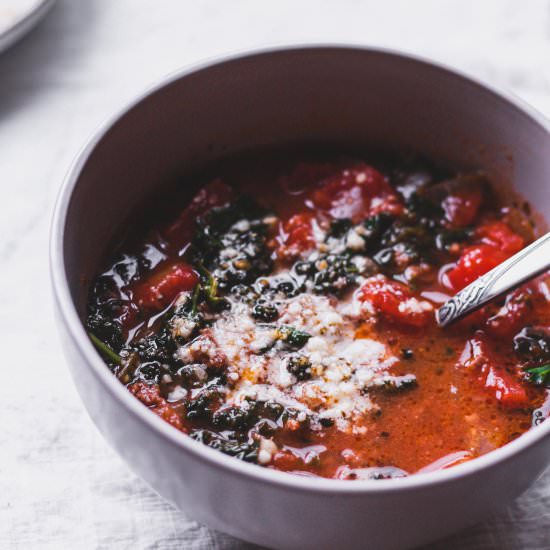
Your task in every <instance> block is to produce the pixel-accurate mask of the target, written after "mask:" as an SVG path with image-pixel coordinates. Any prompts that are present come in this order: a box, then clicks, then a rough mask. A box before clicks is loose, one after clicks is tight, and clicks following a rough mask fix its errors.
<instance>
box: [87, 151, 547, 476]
mask: <svg viewBox="0 0 550 550" xmlns="http://www.w3.org/2000/svg"><path fill="white" fill-rule="evenodd" d="M258 173H261V177H262V179H261V182H262V185H261V187H258V184H257V182H258V181H259V180H258ZM219 174H221V176H222V177H221V179H215V180H214V184H209V185H207V186H206V187H205V188H204V189H203V190H202V191H200V192H199V195H197V197H199V198H196V199H194V200H193V201H191V203H189V206H186V207H184V208H183V209H182V211H181V212H182V213H181V215H180V216H179V217H177V218H176V219H175V220H174V221H172V222H167V223H166V224H163V227H160V230H156V229H153V230H152V231H151V232H150V233H149V234H148V235H147V236H146V237H145V238H144V239H143V241H142V243H141V244H142V247H143V245H145V246H151V247H153V248H156V249H158V250H161V251H162V254H163V255H164V256H165V257H164V259H163V260H162V261H161V263H160V265H159V266H158V267H157V266H156V265H155V266H153V267H152V269H145V270H144V271H143V272H142V273H140V274H139V277H137V278H136V279H134V280H132V281H131V282H130V283H129V284H118V291H117V290H116V289H114V288H112V285H111V289H110V292H111V293H112V299H113V300H115V301H116V300H118V301H119V302H120V301H121V300H120V299H121V295H122V297H123V299H122V302H124V303H123V305H122V308H123V309H124V308H127V309H128V310H129V311H132V314H131V315H130V314H127V313H123V314H121V315H120V316H119V317H118V318H119V319H120V320H121V321H122V327H123V335H124V337H123V338H124V340H125V341H126V342H127V343H132V342H134V341H136V340H138V339H139V338H143V337H145V336H147V335H150V334H154V333H155V332H156V331H157V330H158V327H159V323H160V320H161V319H162V317H163V316H164V315H165V314H166V312H167V311H169V310H170V308H173V307H174V303H176V301H177V297H178V294H179V293H180V292H182V291H190V290H192V289H193V287H195V285H196V284H197V281H198V280H199V275H200V268H198V267H197V266H194V265H192V263H191V262H189V260H188V258H187V257H186V250H187V247H188V243H189V241H190V239H191V238H192V233H193V231H192V229H191V228H192V227H193V226H194V223H195V220H196V219H197V218H200V217H201V216H202V215H204V214H206V213H207V212H208V211H209V210H210V209H211V208H212V207H215V206H222V205H224V204H226V203H228V202H229V201H231V200H232V199H233V198H234V197H235V196H236V195H238V194H239V192H250V193H252V194H253V195H255V196H256V197H257V199H258V201H259V202H261V203H262V204H264V205H267V206H269V208H270V209H271V210H272V211H273V212H274V213H275V214H276V215H278V221H277V224H276V225H275V226H274V227H273V228H272V229H271V230H270V234H269V239H268V246H269V248H270V250H271V255H272V257H273V259H274V262H275V263H274V267H273V272H275V273H277V272H278V271H280V270H285V269H288V266H289V265H291V264H292V263H293V262H294V261H296V260H297V259H298V258H299V257H300V254H305V253H306V252H307V251H308V250H309V249H310V248H311V247H312V246H313V244H314V238H313V233H314V228H313V227H312V224H316V223H319V224H321V225H322V224H326V223H328V221H329V220H330V219H334V218H348V217H349V218H352V222H354V223H358V222H361V221H362V220H364V219H366V218H367V217H369V216H372V215H376V214H379V213H380V212H389V213H391V214H392V215H394V216H397V217H398V216H401V215H402V214H403V212H404V211H405V208H406V206H405V201H404V199H403V197H401V196H400V195H399V193H398V192H397V191H396V190H395V189H394V187H393V185H392V184H393V182H392V180H391V177H390V176H389V175H388V172H384V171H379V170H377V169H375V168H372V167H371V166H370V165H367V164H365V163H363V162H357V161H353V162H352V163H350V162H349V161H342V160H339V159H338V160H336V161H332V160H330V161H329V162H321V163H319V162H299V163H295V162H292V161H289V160H287V159H284V160H283V161H281V160H277V161H275V162H271V163H269V162H267V163H262V162H258V163H257V164H256V163H254V162H251V163H247V161H245V160H243V161H238V162H236V163H229V164H228V165H227V166H225V167H223V166H222V167H221V168H220V169H219ZM361 174H365V177H363V176H362V175H361ZM383 174H384V175H383ZM358 176H359V177H358ZM358 180H359V181H358ZM228 183H229V184H230V187H227V184H228ZM363 184H366V185H365V188H363V187H361V185H363ZM231 188H232V189H231ZM209 189H210V190H211V191H210V192H209ZM463 199H464V200H463V203H464V204H463V205H464V208H465V209H464V211H463V212H461V210H460V206H461V202H460V201H461V198H460V193H457V194H455V195H453V196H452V198H451V199H447V204H446V205H444V206H443V210H444V217H445V219H446V222H443V223H444V224H445V223H446V224H447V225H448V226H451V227H453V228H456V227H459V228H460V227H462V226H464V225H468V226H474V227H475V229H474V230H473V231H472V232H471V233H472V234H471V236H470V237H469V238H468V239H467V240H466V242H464V243H453V244H452V246H451V247H449V250H448V251H447V252H441V251H439V252H436V253H435V254H434V257H435V258H436V260H435V264H433V265H431V266H428V267H423V268H420V267H418V265H417V264H415V263H414V262H413V264H412V265H406V266H405V268H404V269H402V267H403V266H402V265H401V264H400V263H399V262H396V264H395V265H394V266H393V267H392V268H390V269H389V271H386V272H385V273H384V278H385V281H384V282H383V283H380V281H378V282H377V283H376V284H375V283H373V282H372V281H370V282H369V278H367V281H366V282H365V283H364V285H365V286H364V287H359V288H355V290H353V288H352V289H351V290H349V291H347V293H346V295H345V296H346V297H345V299H346V300H348V299H350V293H351V292H352V291H354V292H356V295H357V296H360V297H364V298H365V299H366V300H367V301H369V303H371V302H372V303H371V306H370V307H373V308H374V310H375V317H376V320H375V322H373V321H372V319H370V320H367V321H366V322H364V323H361V322H358V324H357V332H356V338H357V339H365V338H368V339H372V340H375V341H379V342H382V343H383V344H384V345H385V346H386V348H387V349H388V350H390V351H391V354H392V355H393V356H395V357H398V358H399V361H398V362H397V363H396V364H395V365H393V366H392V367H391V374H392V375H395V376H406V375H409V374H411V373H412V374H414V376H415V377H416V385H415V386H414V388H411V389H408V390H406V391H402V392H401V391H398V392H385V391H382V390H378V389H371V390H370V391H369V395H371V396H372V400H373V401H374V402H375V404H376V405H377V409H376V410H375V411H372V412H369V413H368V414H366V415H364V416H363V417H362V418H361V419H359V420H357V419H356V420H354V425H355V426H357V427H359V428H360V429H361V430H362V432H361V433H348V432H345V431H342V430H340V429H338V428H337V427H336V426H334V425H330V426H329V425H327V426H324V427H323V428H322V429H315V430H312V429H309V428H308V427H307V426H304V425H298V426H297V425H296V424H297V422H293V421H292V419H290V420H287V421H285V422H284V423H283V425H281V426H279V427H278V429H276V430H275V432H274V433H272V434H271V435H270V439H271V440H272V441H274V442H275V443H276V446H277V451H276V452H274V453H273V455H272V457H271V460H270V461H269V462H268V463H267V464H265V465H267V467H270V468H276V469H280V470H284V471H291V472H307V473H309V474H312V475H318V476H323V477H339V478H342V479H354V478H357V477H361V471H362V470H364V469H366V468H384V467H394V468H398V469H400V470H403V471H404V472H406V473H414V472H418V471H420V470H423V469H430V468H440V467H447V465H453V464H456V463H460V462H462V461H464V460H469V459H471V458H475V457H476V456H480V455H482V454H485V453H487V452H489V451H491V450H494V449H496V448H498V447H500V446H502V445H504V444H506V443H507V442H509V441H511V440H513V439H515V438H516V437H518V436H519V435H521V434H522V433H523V432H525V431H526V430H528V429H529V428H530V427H531V422H532V413H533V411H534V410H535V409H539V408H540V407H541V406H542V405H543V402H544V400H545V395H546V392H545V390H544V389H543V388H542V387H539V386H534V385H531V384H528V383H526V382H525V375H524V374H523V372H522V370H521V368H520V361H519V360H518V358H517V357H516V356H515V355H514V353H513V352H512V351H511V344H510V339H511V338H512V337H513V336H514V334H515V333H516V332H517V331H519V330H520V329H521V328H522V327H523V326H526V325H528V324H537V325H543V326H550V307H549V306H548V303H547V301H546V299H545V298H544V296H543V294H542V293H541V292H539V291H538V290H537V288H538V287H537V284H539V283H537V284H535V283H531V284H529V285H526V286H525V287H524V288H522V289H520V290H518V291H516V293H515V294H514V296H510V297H509V298H508V301H507V302H506V304H505V303H504V301H501V303H499V304H496V305H492V306H488V307H487V308H485V309H484V310H483V311H481V312H478V313H476V314H473V315H472V316H471V317H470V318H467V319H466V320H464V321H462V322H461V323H459V324H457V325H456V326H455V327H452V328H450V329H445V330H442V329H439V328H438V327H436V325H435V322H434V320H433V309H432V310H427V311H422V312H420V311H414V312H412V314H411V315H409V316H407V315H406V314H404V313H403V312H402V311H400V310H399V304H400V303H402V302H403V301H406V300H408V299H410V298H414V299H415V300H416V299H421V295H422V293H426V291H427V292H428V293H429V292H439V293H444V294H451V293H452V292H453V291H454V290H455V289H458V288H462V287H463V286H465V284H468V282H471V280H473V278H475V277H476V276H479V275H481V274H482V273H484V272H486V271H487V270H488V269H490V268H492V267H494V265H497V264H498V263H500V261H503V260H504V259H506V258H507V257H509V255H511V254H513V253H514V252H515V251H517V250H518V249H519V248H521V247H522V246H523V245H524V244H525V241H524V239H523V237H520V236H518V235H517V234H515V233H513V231H512V230H511V229H510V228H509V227H508V226H507V225H505V224H504V223H503V222H502V221H499V220H498V219H495V217H497V216H498V215H499V214H498V212H499V210H498V208H497V209H489V208H488V204H487V203H484V202H483V201H482V199H481V195H480V194H477V193H475V192H472V190H471V188H470V189H468V193H466V196H465V197H463ZM168 200H170V198H168ZM159 235H160V238H159ZM455 245H456V246H455ZM134 246H135V245H134ZM483 247H486V248H487V250H485V248H483ZM130 248H131V246H130V244H126V245H124V249H125V250H128V249H130ZM476 248H477V249H478V250H479V249H483V251H484V252H487V251H488V252H489V254H488V255H483V261H482V262H476V261H475V253H474V254H472V252H471V251H472V250H474V249H476ZM182 254H183V258H182V257H181V255H182ZM472 255H473V256H474V261H473V262H472V261H471V260H470V257H471V256H472ZM495 262H496V263H495ZM444 263H445V265H447V266H450V268H449V267H447V269H446V270H445V269H443V270H442V272H444V274H443V276H441V277H439V280H438V277H437V269H438V268H443V265H444ZM472 265H473V267H472ZM167 266H168V267H167ZM412 268H414V269H416V271H418V272H419V273H420V276H419V277H418V278H416V279H415V282H414V285H412V286H411V285H409V284H408V283H407V277H406V276H405V273H406V269H412ZM167 269H168V270H169V271H170V270H171V271H170V272H171V279H170V281H168V282H167V281H164V279H163V280H162V281H159V280H158V273H159V272H160V273H162V272H165V271H166V270H167ZM111 272H112V270H111V271H109V273H111ZM174 273H175V274H176V276H175V277H174ZM151 277H152V279H151ZM151 281H152V282H151ZM540 281H541V283H540V284H543V282H544V279H543V278H541V279H540ZM169 283H174V284H173V285H171V284H169ZM148 285H149V286H148ZM163 285H164V286H163ZM115 286H116V285H115ZM147 288H149V289H151V288H152V289H153V290H154V292H152V293H151V292H147ZM159 288H160V289H161V290H162V289H164V288H166V289H168V291H167V292H160V291H159ZM144 289H145V290H144ZM371 289H372V290H371ZM117 292H118V294H117ZM384 293H386V294H384ZM525 295H528V300H527V301H525V300H523V298H522V297H523V296H525ZM384 296H386V298H384ZM518 296H519V297H520V298H521V299H519V298H518ZM124 297H126V298H124ZM126 302H127V303H126ZM526 303H528V305H525V304H526ZM155 304H156V306H157V307H156V310H155V311H152V309H155ZM432 306H435V303H432ZM119 307H120V306H119ZM91 328H93V327H91ZM476 331H482V332H483V337H484V338H485V339H486V341H487V345H488V346H489V348H490V365H489V366H486V367H483V366H480V365H475V366H466V365H464V364H463V363H464V361H461V356H462V355H463V351H464V349H465V346H467V343H468V341H469V340H470V339H471V338H473V337H474V336H475V334H476ZM111 347H115V346H111ZM409 350H412V351H409ZM220 361H221V360H220ZM221 362H223V361H221ZM153 363H155V361H152V362H150V363H147V362H145V364H144V363H143V362H142V363H141V364H140V366H139V367H137V371H136V372H134V373H133V374H132V375H127V372H129V371H131V368H129V369H127V372H125V373H123V376H120V373H121V369H118V370H117V367H116V366H114V365H112V368H113V371H114V372H115V374H117V375H118V376H119V377H120V378H121V380H122V381H123V382H124V383H126V384H128V385H129V388H130V390H131V391H132V393H134V395H136V397H138V398H139V399H140V400H141V401H142V402H143V403H144V404H145V405H146V406H148V407H149V408H151V409H152V410H153V411H154V412H156V413H157V414H159V415H160V416H161V417H162V418H164V419H165V420H166V421H168V422H169V423H171V424H172V425H173V426H174V427H176V428H177V429H180V430H182V431H184V432H187V433H189V432H190V431H191V430H193V429H197V428H201V429H208V430H213V431H215V432H216V431H217V432H219V433H222V434H223V433H225V432H224V431H223V430H221V429H220V428H216V427H215V426H213V425H212V423H211V422H209V421H205V420H204V419H203V418H199V419H196V420H190V419H188V418H187V417H186V416H187V413H188V410H187V409H186V406H185V405H184V404H183V403H182V402H180V401H176V402H172V401H173V395H172V396H171V397H170V395H171V394H170V392H171V391H172V390H173V386H174V382H166V381H165V379H164V378H163V377H161V379H160V380H156V379H155V380H153V381H151V380H148V379H147V378H146V377H145V378H144V376H142V373H143V371H145V370H146V368H147V367H148V366H150V365H152V364H153ZM220 364H221V363H220ZM151 368H152V367H151ZM225 368H226V367H225V366H220V367H219V372H223V371H224V369H225ZM495 369H496V370H495ZM122 370H124V369H122ZM136 373H137V374H136ZM495 373H496V374H495ZM499 373H500V374H501V375H502V377H504V379H505V381H504V382H502V384H504V386H505V387H506V384H507V382H506V380H508V384H509V385H510V386H511V387H512V393H513V394H514V388H516V387H517V388H519V390H518V392H517V393H516V394H514V395H513V396H512V398H511V399H503V397H502V388H501V387H500V386H499V384H498V383H496V384H495V382H494V379H495V376H496V377H497V378H498V375H499ZM178 376H179V375H177V376H175V378H174V379H177V380H179V379H180V378H178ZM209 376H212V374H211V373H210V374H209ZM150 388H153V389H150ZM193 391H196V390H189V392H191V393H192V392H193ZM520 394H521V395H520ZM518 395H519V397H518ZM514 396H515V397H514ZM216 399H217V398H216ZM216 407H222V408H223V403H221V402H219V403H216V404H215V405H212V408H213V409H215V408H216ZM207 444H208V443H207ZM213 446H214V445H213ZM381 477H384V476H381Z"/></svg>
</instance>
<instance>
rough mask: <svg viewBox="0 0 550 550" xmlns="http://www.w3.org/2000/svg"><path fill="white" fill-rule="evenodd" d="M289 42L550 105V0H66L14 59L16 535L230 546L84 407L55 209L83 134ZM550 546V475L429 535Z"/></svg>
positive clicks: (10, 280) (33, 539)
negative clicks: (175, 500) (136, 470)
mask: <svg viewBox="0 0 550 550" xmlns="http://www.w3.org/2000/svg"><path fill="white" fill-rule="evenodd" d="M288 41H325V42H338V41H346V42H356V43H366V44H376V45H384V46H391V47H395V48H400V49H404V50H408V51H413V52H416V53H420V54H423V55H426V56H430V57H433V58H435V59H438V60H441V61H444V62H448V63H450V64H453V65H455V66H458V67H460V68H462V69H465V70H466V71H468V72H470V73H472V74H475V75H478V76H480V77H482V78H484V79H486V80H488V81H490V82H492V83H493V84H496V85H500V86H504V87H506V88H508V89H511V90H513V91H515V92H516V93H517V94H519V95H520V96H522V97H523V98H524V99H526V100H527V101H529V102H531V103H532V104H534V105H535V106H536V107H538V108H539V109H541V110H542V111H545V112H546V113H547V114H550V62H549V60H550V2H549V1H547V0H530V1H529V2H518V1H517V0H483V1H481V2H480V1H479V0H446V1H440V0H415V1H414V2H411V1H409V0H401V1H391V0H374V1H371V0H360V1H359V0H358V1H353V0H334V1H319V0H315V1H313V0H311V1H310V0H306V1H304V0H302V1H301V2H296V1H295V0H277V1H272V2H267V1H264V2H259V1H257V0H234V1H232V2H224V1H222V0H219V1H214V0H116V1H115V0H59V1H58V3H57V5H56V6H55V7H54V9H53V10H52V11H51V13H50V14H49V15H48V17H47V19H46V20H45V21H44V22H43V23H42V24H41V25H40V26H39V27H37V28H36V29H35V30H34V31H33V33H32V34H31V35H30V36H29V37H27V38H26V39H24V41H23V42H21V43H20V44H18V45H16V46H15V47H14V48H12V49H11V50H10V51H8V52H6V53H5V54H3V55H1V56H0V185H1V189H2V200H0V260H1V264H0V265H1V267H0V311H1V315H0V338H1V348H0V349H1V350H2V355H1V360H0V548H1V549H5V548H7V549H21V550H28V549H34V548H39V549H51V550H57V549H59V548H78V549H85V550H87V549H95V548H100V549H103V548H105V549H106V548H151V549H153V548H155V549H176V548H177V549H182V548H185V549H204V550H205V549H211V548H212V549H218V548H221V549H229V548H232V549H233V548H235V549H236V548H245V547H246V545H243V544H242V543H240V542H238V541H235V540H234V539H231V538H229V537H226V536H224V535H220V534H217V533H214V532H212V531H211V530H209V529H208V528H206V527H203V526H201V525H198V524H197V523H195V522H193V521H192V520H190V519H188V518H187V517H185V516H183V515H182V514H181V513H180V512H178V511H177V510H174V509H173V508H172V507H171V506H170V505H169V504H167V503H166V502H164V501H163V500H162V499H161V498H160V497H158V496H157V495H156V494H155V493H153V492H152V491H151V490H150V489H149V488H148V487H147V486H146V485H145V484H144V483H143V482H142V481H141V480H140V479H137V478H136V477H135V476H133V475H132V474H131V473H129V472H128V470H127V469H126V467H125V465H124V464H123V463H122V462H121V460H120V459H119V458H118V457H117V456H116V455H115V454H114V453H113V451H112V450H111V449H110V448H109V447H108V446H107V445H106V443H105V442H104V441H103V439H102V437H101V436H100V435H99V434H98V432H97V431H96V430H95V428H94V427H93V425H92V424H91V422H90V420H89V419H88V417H87V415H86V413H85V411H84V409H83V406H82V404H81V403H80V401H79V399H78V397H77V395H76V392H75V390H74V388H73V385H72V382H71V380H70V378H69V374H68V371H67V368H66V366H65V364H64V359H63V357H62V354H61V350H60V346H59V343H58V338H57V334H56V327H55V324H54V322H53V319H52V312H51V298H50V289H49V282H48V271H47V241H48V228H49V227H48V226H49V220H50V215H51V208H52V204H53V200H54V198H55V195H56V192H57V190H58V187H59V185H60V182H61V180H62V178H63V176H64V174H65V173H66V171H67V169H68V166H69V164H70V162H71V160H72V159H73V157H74V156H75V154H76V153H77V151H78V150H79V148H80V147H81V145H82V144H83V143H84V141H85V139H86V138H87V137H88V136H89V135H90V134H91V132H92V131H93V130H94V129H95V128H96V127H97V126H98V124H99V123H101V122H102V121H103V120H104V119H105V117H106V116H108V115H109V114H111V113H112V112H113V111H114V110H116V109H117V108H118V107H119V106H121V105H123V104H124V102H126V101H127V100H128V99H130V98H131V97H132V96H133V95H134V94H136V93H137V92H139V91H140V90H141V89H142V88H143V87H144V86H146V85H147V84H148V83H150V82H151V81H153V80H155V79H156V78H158V77H160V76H162V75H164V74H165V73H167V72H170V71H172V70H174V69H175V68H178V67H180V66H182V65H185V64H188V63H191V62H194V61H196V60H200V59H204V58H206V57H210V56H212V55H218V54H222V53H225V52H230V51H234V50H238V49H243V48H249V47H255V46H260V45H267V44H272V43H283V42H288ZM543 548H550V472H549V473H547V475H546V476H545V477H544V478H543V479H541V480H540V481H539V482H538V483H537V484H536V485H535V486H534V487H533V488H532V489H531V490H529V491H528V492H527V493H526V494H525V495H524V496H522V497H521V498H520V499H518V500H517V501H516V503H515V504H513V505H512V506H511V507H510V508H509V509H508V510H507V511H505V512H504V513H502V514H500V515H498V516H496V517H493V518H491V519H489V520H488V521H486V522H485V523H482V524H480V525H479V526H478V527H476V528H473V529H470V530H468V531H466V532H464V533H461V534H459V535H456V536H455V537H453V538H451V539H450V540H448V541H445V542H441V543H438V544H436V545H433V546H431V547H430V549H431V550H436V549H437V550H443V549H445V550H449V549H451V550H454V549H513V550H516V549H530V550H538V549H543Z"/></svg>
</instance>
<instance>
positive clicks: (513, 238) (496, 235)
mask: <svg viewBox="0 0 550 550" xmlns="http://www.w3.org/2000/svg"><path fill="white" fill-rule="evenodd" d="M476 234H477V236H478V237H479V238H480V239H481V242H482V243H485V244H488V245H491V246H494V247H495V248H498V249H499V250H501V251H503V252H506V253H508V254H510V255H512V254H515V253H516V252H519V251H520V250H521V249H522V248H523V247H524V246H525V241H524V240H523V238H522V237H520V236H519V235H518V234H517V233H514V232H513V231H512V230H511V229H510V228H509V227H508V226H507V225H506V224H505V223H503V222H499V221H496V222H492V223H487V224H484V225H481V226H480V227H478V229H477V230H476Z"/></svg>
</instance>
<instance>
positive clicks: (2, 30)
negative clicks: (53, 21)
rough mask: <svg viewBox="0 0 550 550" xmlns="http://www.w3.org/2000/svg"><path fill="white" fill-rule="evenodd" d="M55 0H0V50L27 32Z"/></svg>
mask: <svg viewBox="0 0 550 550" xmlns="http://www.w3.org/2000/svg"><path fill="white" fill-rule="evenodd" d="M54 1H55V0H0V52H2V51H3V50H5V49H6V48H8V47H9V46H11V45H12V44H13V43H14V42H16V41H17V40H19V38H21V37H22V36H23V35H25V34H27V32H29V31H30V30H31V29H32V28H33V27H34V26H35V25H36V23H38V21H40V19H42V17H44V15H46V13H47V12H48V10H49V9H50V8H51V7H52V5H53V3H54Z"/></svg>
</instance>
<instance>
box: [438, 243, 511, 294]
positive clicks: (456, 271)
mask: <svg viewBox="0 0 550 550" xmlns="http://www.w3.org/2000/svg"><path fill="white" fill-rule="evenodd" d="M509 257H510V255H509V254H508V253H506V252H503V251H501V250H499V249H498V248H495V247H494V246H490V245H488V244H479V245H475V246H469V247H467V248H465V249H464V251H463V253H462V256H460V258H459V260H458V262H457V263H456V265H455V266H454V267H453V268H452V269H450V270H449V271H447V272H445V275H444V280H445V279H446V283H447V286H450V287H451V288H452V289H453V290H455V291H458V290H461V289H463V288H464V287H465V286H467V285H469V284H470V283H471V282H473V281H475V280H476V279H477V278H478V277H481V276H482V275H484V274H485V273H487V272H488V271H490V270H491V269H493V268H494V267H496V266H497V265H499V264H501V263H502V262H503V261H504V260H506V259H508V258H509Z"/></svg>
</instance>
